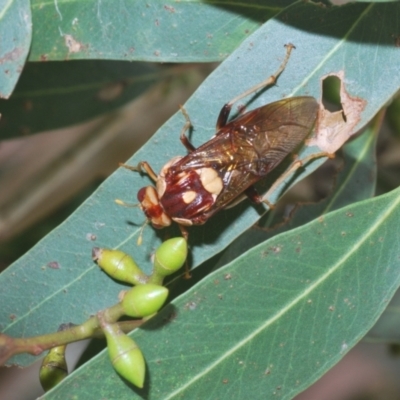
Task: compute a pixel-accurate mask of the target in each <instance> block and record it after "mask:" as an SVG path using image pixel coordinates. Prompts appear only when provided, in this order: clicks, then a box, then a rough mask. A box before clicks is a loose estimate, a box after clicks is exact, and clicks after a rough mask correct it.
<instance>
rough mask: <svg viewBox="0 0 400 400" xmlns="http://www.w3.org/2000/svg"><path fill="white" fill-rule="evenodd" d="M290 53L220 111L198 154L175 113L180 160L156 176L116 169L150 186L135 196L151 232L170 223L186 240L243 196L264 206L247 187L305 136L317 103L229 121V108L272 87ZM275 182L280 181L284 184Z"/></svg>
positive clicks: (284, 104) (300, 101) (269, 108)
mask: <svg viewBox="0 0 400 400" xmlns="http://www.w3.org/2000/svg"><path fill="white" fill-rule="evenodd" d="M293 48H294V46H293V45H292V44H288V45H286V49H287V52H286V57H285V59H284V60H283V62H282V64H281V66H280V67H279V69H278V71H277V72H276V73H275V75H272V76H270V77H269V78H268V79H266V80H265V81H263V82H261V83H260V84H258V85H256V86H254V87H252V88H251V89H249V90H247V91H246V92H245V93H242V94H241V95H239V96H237V97H235V98H234V99H233V100H231V101H230V102H229V103H227V104H225V105H224V106H223V107H222V109H221V111H220V114H219V117H218V120H217V126H216V134H215V136H213V137H212V138H211V139H210V140H209V141H208V142H206V143H204V144H203V145H201V146H200V147H198V148H195V147H194V146H193V145H192V143H191V142H190V141H189V139H188V137H187V136H186V132H187V131H188V130H189V129H190V127H191V126H192V124H191V122H190V119H189V116H188V114H187V113H186V111H185V109H184V108H183V107H181V111H182V113H183V115H184V117H185V119H186V123H185V125H184V127H183V129H182V131H181V134H180V140H181V142H182V144H183V145H184V146H185V147H186V149H187V151H188V154H187V155H186V156H177V157H174V158H172V159H171V160H170V161H168V162H167V163H166V164H165V165H164V167H163V168H162V169H161V172H160V174H159V175H157V174H156V173H155V172H154V171H153V169H152V168H151V167H150V165H149V164H148V163H147V162H145V161H142V162H140V163H139V165H138V166H136V167H131V166H128V165H124V164H122V166H124V167H126V168H129V169H131V170H134V171H139V172H145V173H147V174H148V175H149V176H150V177H151V178H152V179H153V180H154V181H155V183H156V186H155V187H154V186H146V187H144V188H142V189H140V190H139V192H138V195H137V197H138V200H139V202H140V204H139V206H140V208H141V209H142V210H143V212H144V214H145V215H146V217H147V221H148V222H151V224H152V225H153V226H154V227H155V228H164V227H166V226H169V225H171V223H172V222H173V221H174V222H176V223H177V224H178V225H179V227H180V229H181V232H182V235H183V236H184V237H185V238H186V239H187V237H188V233H187V230H186V227H187V226H191V225H201V224H204V223H205V222H206V221H207V220H208V219H209V218H210V217H211V216H213V215H214V214H215V213H217V212H218V211H219V210H221V209H223V208H226V207H230V206H232V205H234V204H236V203H238V202H239V201H241V200H242V198H243V197H244V196H247V197H249V198H250V199H251V200H252V201H253V202H255V203H261V202H263V201H264V202H266V203H267V204H269V203H268V201H267V200H263V199H262V197H261V196H260V195H259V194H258V193H257V191H256V189H255V188H254V186H253V185H254V184H255V183H256V182H257V181H259V180H260V179H262V178H263V177H265V176H266V175H267V174H268V173H269V172H270V171H272V170H273V169H274V168H275V167H276V166H277V165H278V164H279V163H280V162H281V161H282V160H283V159H284V158H285V157H286V156H287V155H288V154H290V153H292V152H293V151H294V150H295V149H296V148H297V147H298V146H299V145H300V144H301V143H302V142H304V140H305V139H306V138H307V136H309V135H310V133H311V131H312V129H313V127H314V125H315V122H316V119H317V115H318V108H319V106H318V103H317V100H316V99H315V98H313V97H309V96H301V97H292V98H286V99H283V100H279V101H276V102H274V103H270V104H267V105H264V106H262V107H259V108H256V109H254V110H251V111H249V112H246V113H244V114H242V115H239V116H238V117H237V118H235V119H233V120H232V121H229V122H228V119H229V114H230V111H231V108H232V106H233V104H234V103H236V102H237V101H238V100H240V99H242V98H243V97H246V96H248V95H250V94H252V93H254V92H255V91H257V90H258V89H261V88H264V87H266V86H269V85H272V84H274V83H275V81H276V79H277V77H278V76H279V75H280V74H281V72H282V71H283V70H284V69H285V67H286V64H287V62H288V60H289V57H290V53H291V51H292V49H293ZM324 155H328V154H326V153H318V154H316V155H313V156H311V157H309V158H308V159H307V160H309V159H311V158H316V157H321V156H324ZM304 162H305V160H302V161H297V162H296V163H297V164H294V166H295V167H297V168H298V167H300V166H301V165H303V164H304ZM291 171H292V172H293V168H292V169H291ZM281 178H282V179H280V180H281V181H282V180H283V179H284V178H283V177H281ZM119 203H122V202H121V201H119ZM269 205H270V204H269Z"/></svg>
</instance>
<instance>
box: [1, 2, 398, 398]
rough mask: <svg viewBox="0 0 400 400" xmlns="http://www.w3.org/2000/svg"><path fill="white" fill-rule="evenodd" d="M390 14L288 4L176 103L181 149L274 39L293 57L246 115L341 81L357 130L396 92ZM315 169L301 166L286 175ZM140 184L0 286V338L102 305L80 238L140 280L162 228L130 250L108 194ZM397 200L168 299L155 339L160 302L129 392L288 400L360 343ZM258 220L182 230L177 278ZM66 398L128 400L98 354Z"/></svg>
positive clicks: (29, 258)
mask: <svg viewBox="0 0 400 400" xmlns="http://www.w3.org/2000/svg"><path fill="white" fill-rule="evenodd" d="M399 7H400V6H399V4H397V3H391V4H382V5H364V4H351V5H348V6H346V7H340V8H324V7H322V6H320V5H318V4H313V3H303V2H301V3H298V4H295V5H294V6H292V7H290V8H289V9H287V10H285V11H284V12H283V13H281V14H279V16H278V17H277V18H276V19H274V20H270V21H268V22H267V23H266V24H265V25H264V26H263V27H262V28H261V29H259V30H258V31H256V32H255V33H254V34H253V35H252V36H251V37H249V38H248V40H246V41H244V43H243V44H242V46H241V47H240V48H239V49H238V50H236V51H235V52H234V53H232V55H231V56H230V57H229V58H227V60H226V61H225V62H224V63H222V64H221V66H220V67H219V68H218V69H217V70H216V71H215V72H214V73H213V74H212V75H211V76H210V77H209V78H208V79H207V80H206V81H205V83H204V84H203V85H202V86H201V87H200V88H199V89H198V91H197V92H196V93H195V94H194V95H193V97H192V98H191V99H190V101H188V103H187V104H186V105H185V107H186V109H187V111H188V112H189V114H190V116H191V119H192V122H193V124H194V126H195V131H194V132H193V135H192V138H191V139H192V141H193V143H194V144H195V145H196V146H197V145H198V144H200V143H203V142H204V141H206V140H208V139H209V138H210V137H211V136H212V135H213V133H214V129H215V128H214V125H215V121H216V119H217V115H218V113H219V110H220V108H221V106H222V105H223V104H224V103H225V102H226V101H228V100H229V99H231V98H233V97H234V96H236V95H238V94H239V93H241V92H243V91H244V90H246V89H248V88H249V87H251V86H252V85H254V84H256V83H258V82H260V81H262V80H263V79H265V77H267V76H268V75H269V74H271V73H274V71H275V70H276V68H277V67H278V65H279V64H280V61H281V60H282V58H283V56H284V48H283V45H284V44H286V43H288V42H292V43H294V44H295V45H296V46H297V48H296V50H295V51H294V52H293V56H292V57H291V59H290V62H289V64H288V67H287V69H286V70H285V71H284V72H283V74H282V75H281V76H280V78H279V80H278V85H277V86H275V87H273V88H271V89H270V90H267V91H264V92H262V93H261V94H260V95H258V96H256V99H253V100H254V101H252V102H251V104H247V105H248V106H249V108H254V107H257V106H260V105H262V104H265V103H268V102H271V101H273V100H277V99H279V98H281V97H284V96H291V95H301V94H310V95H314V96H316V97H319V90H320V84H321V79H322V78H323V77H324V76H325V75H327V74H329V73H335V72H339V71H344V73H345V76H344V82H345V85H346V89H347V91H348V92H349V93H350V95H351V96H354V97H359V98H361V99H364V100H366V101H367V104H366V108H365V109H364V111H363V112H362V114H361V115H360V116H359V117H360V121H359V123H358V125H357V127H356V129H360V128H362V127H363V126H364V125H365V124H366V123H368V122H369V121H370V120H371V119H372V117H373V116H374V115H375V114H376V113H377V112H378V111H379V109H380V108H381V107H383V106H384V105H385V104H386V103H387V102H388V100H389V99H390V98H391V97H392V96H393V95H394V93H396V91H397V90H398V89H399V87H400V75H399V74H398V65H399V64H400V52H399V51H398V48H396V47H395V45H394V43H393V38H392V34H393V32H396V30H397V23H398V21H397V17H396V16H397V15H398V13H399ZM377 15H379V18H377ZM376 32H379V35H377V33H376ZM183 122H184V118H183V117H182V115H181V114H177V115H175V116H174V117H173V118H171V119H170V120H169V121H168V122H167V123H166V124H165V125H164V126H163V127H162V128H161V129H160V130H159V131H158V132H157V134H156V135H155V136H154V137H153V138H152V140H151V141H150V142H149V143H148V144H147V145H146V146H144V147H143V148H142V149H141V150H140V151H139V152H138V153H137V154H136V155H135V156H134V157H133V158H132V160H130V163H131V164H132V165H135V164H136V163H137V162H138V161H140V160H148V161H149V162H150V163H151V165H152V166H153V167H154V169H155V170H157V171H158V170H159V169H160V168H161V166H162V165H163V164H164V163H165V162H166V161H167V160H169V159H170V158H171V157H173V156H176V155H178V154H183V153H184V151H183V149H182V146H181V144H180V143H179V140H178V136H179V132H180V130H181V127H182V125H183ZM300 156H301V155H300ZM316 165H318V162H315V163H312V165H307V166H306V168H305V170H304V171H302V173H301V174H300V175H299V177H298V178H299V179H300V178H301V177H302V176H304V175H305V174H307V173H309V172H310V171H311V170H313V169H314V168H315V167H316ZM148 183H149V180H148V178H146V177H139V176H138V174H133V173H131V172H129V171H126V170H121V171H118V172H117V173H116V174H114V175H113V176H112V177H111V178H110V179H109V180H107V182H105V183H104V184H103V185H102V186H101V187H100V188H99V190H98V191H97V192H96V193H95V194H94V195H93V196H92V197H91V198H90V199H88V201H87V202H86V203H85V204H83V205H82V206H81V207H80V208H79V209H78V210H77V212H76V213H74V214H73V215H72V216H71V217H70V218H69V219H68V220H67V221H66V222H65V223H64V224H62V225H61V226H60V227H59V228H58V229H56V230H55V231H54V232H53V233H52V234H51V235H49V236H47V237H46V238H45V239H44V240H42V241H41V242H40V243H39V244H38V245H37V246H36V247H35V248H34V249H32V250H31V251H30V252H29V253H27V254H26V255H25V256H24V257H22V258H21V259H20V260H19V261H18V262H17V263H15V264H14V266H13V267H11V268H9V269H8V270H7V271H5V273H3V274H2V275H1V277H0V285H1V289H2V290H1V291H0V303H1V304H2V307H1V308H0V324H1V329H2V331H3V332H4V333H6V334H9V335H13V336H31V335H37V334H42V333H45V332H50V331H55V330H56V328H57V327H58V325H59V324H60V323H61V322H67V321H68V322H69V321H71V322H75V323H80V322H82V321H83V320H85V319H86V318H88V316H89V315H91V314H94V313H95V312H96V311H98V310H99V309H101V308H105V307H107V306H109V305H111V304H113V303H115V301H116V297H117V293H118V292H119V290H120V289H121V288H122V287H123V286H121V285H118V284H117V283H115V282H113V281H111V280H110V279H109V278H107V277H106V276H105V275H104V274H103V273H102V272H101V271H99V270H98V268H97V267H96V266H95V265H94V264H93V263H92V262H91V260H90V253H91V247H92V246H93V244H94V243H92V242H90V241H88V240H87V238H88V237H93V236H92V235H88V234H91V233H94V236H95V237H96V238H97V239H96V243H95V245H96V246H99V247H103V246H104V247H114V248H121V249H123V250H124V251H126V252H127V253H129V254H132V255H133V256H134V258H135V259H136V261H137V262H138V264H139V265H140V266H141V267H142V268H143V269H145V270H147V271H148V270H149V269H150V263H149V261H148V259H149V256H150V254H151V252H152V251H154V249H155V248H156V247H157V246H158V243H159V242H160V241H161V240H162V238H164V234H165V235H169V236H172V235H173V230H168V231H164V232H163V231H160V232H157V234H156V233H155V232H154V230H152V229H147V230H146V231H145V236H144V244H143V246H142V247H141V248H138V247H137V246H136V244H135V242H136V238H137V236H138V232H139V227H136V226H134V224H135V223H137V224H140V223H141V222H142V221H143V220H144V216H143V215H142V214H141V213H140V210H136V211H132V210H131V209H124V208H121V207H118V206H117V205H115V204H114V199H115V198H116V197H118V198H121V199H124V200H127V201H129V200H130V199H132V198H134V196H135V195H136V193H137V190H138V189H139V188H140V187H141V186H144V185H147V184H148ZM269 183H271V182H270V181H269ZM398 199H400V197H399V194H398V193H397V192H393V193H391V194H389V195H387V196H384V197H382V198H377V199H373V200H369V201H368V202H363V203H359V204H356V205H351V206H349V207H348V208H347V210H339V211H336V212H335V213H334V214H332V215H331V214H328V215H327V216H326V217H325V221H324V220H322V221H316V222H313V223H311V224H309V225H306V226H304V227H302V228H299V229H298V230H296V231H292V232H288V233H286V234H284V235H281V236H277V237H275V238H273V239H272V240H271V241H270V242H268V243H265V244H261V245H260V247H257V248H255V249H254V250H252V251H251V253H248V254H247V255H246V256H244V257H241V258H239V259H237V260H236V261H235V262H234V263H232V264H231V265H230V266H229V267H226V269H224V270H223V271H221V272H217V273H216V274H214V275H212V276H211V277H210V278H208V279H207V280H206V281H204V283H201V284H200V285H199V286H197V287H196V288H194V289H192V290H191V291H190V292H189V293H187V294H185V295H184V296H183V297H182V298H180V299H179V300H177V301H176V303H175V306H176V307H178V309H179V310H180V312H179V313H178V315H177V319H176V320H172V321H171V322H170V323H169V324H167V325H166V326H165V325H163V329H161V327H160V326H158V325H157V324H158V323H159V322H157V321H160V320H161V319H162V318H163V317H167V316H173V308H172V306H171V307H167V308H166V309H165V311H164V312H163V313H162V314H161V315H160V319H157V320H155V321H153V322H152V323H151V324H149V325H148V326H147V328H148V329H146V330H140V331H137V332H135V333H134V336H135V339H136V340H137V342H138V344H139V346H140V347H141V349H142V350H143V353H144V355H145V358H146V361H147V364H148V366H149V371H148V372H149V373H148V378H147V380H146V385H147V387H146V389H145V390H147V391H148V392H151V397H152V398H157V397H158V398H163V399H165V398H168V396H169V397H170V398H172V397H173V393H177V394H183V397H186V398H196V397H198V398H204V397H206V398H207V397H209V396H207V395H205V393H207V394H208V395H209V394H210V393H212V394H213V397H222V396H226V393H227V391H228V394H229V396H230V397H232V398H235V396H236V398H243V397H244V395H245V396H250V395H249V394H248V393H252V394H253V393H256V394H257V395H258V396H259V398H265V393H266V390H267V389H268V390H269V392H268V393H273V392H272V388H273V390H274V391H276V390H277V391H279V394H280V395H281V397H282V398H291V397H292V396H293V395H294V394H295V393H297V392H298V391H300V390H302V389H303V388H305V387H306V386H307V385H309V384H310V383H311V382H312V381H314V380H315V379H317V378H318V377H319V376H320V375H321V374H322V373H323V372H324V371H326V369H327V368H329V367H330V366H331V365H333V363H335V362H336V361H338V360H339V359H340V357H342V356H343V355H344V354H345V353H346V351H347V350H348V349H349V348H350V347H351V346H352V345H354V344H355V343H356V342H357V340H359V339H360V338H361V337H362V336H363V335H364V334H365V332H366V330H367V329H368V328H369V327H370V326H371V325H372V324H373V322H374V321H375V320H376V319H377V318H378V316H379V314H380V313H381V312H382V310H383V308H384V306H385V305H386V304H387V302H388V300H389V299H390V296H391V295H392V294H393V292H394V291H395V290H396V288H397V286H398V279H399V278H398V273H397V272H398V271H397V269H398V268H397V264H398V263H397V259H398V256H399V255H398V240H397V236H396V232H397V228H398V221H399V215H398V212H399V210H398V202H399V201H400V200H398ZM262 213H263V210H262V209H260V208H253V207H252V206H251V205H249V203H248V202H243V203H242V204H240V205H239V206H238V207H234V208H232V209H230V210H227V211H222V212H221V213H220V214H219V215H217V216H215V217H214V218H213V219H211V220H210V221H208V222H207V224H205V225H204V226H202V227H197V228H193V229H192V230H191V231H190V238H189V241H190V245H191V253H192V265H193V267H197V266H199V265H200V264H201V263H202V262H204V261H205V260H207V259H209V258H210V257H212V256H213V255H215V254H217V253H219V252H220V251H221V250H223V249H224V248H226V246H227V245H228V244H229V243H231V242H232V241H233V240H234V239H235V238H236V237H237V236H239V235H240V234H241V233H242V232H243V231H245V230H246V229H247V228H248V227H250V226H251V225H253V224H254V223H255V222H256V220H257V219H258V218H259V217H260V214H262ZM171 232H172V233H171ZM175 232H176V231H175ZM261 249H263V250H262V251H264V253H262V251H261V252H260V250H261ZM265 251H266V252H267V253H268V254H266V253H265ZM263 257H264V258H263ZM50 262H57V263H58V265H59V266H60V268H59V269H53V268H50V266H51V265H54V264H49V263H50ZM266 262H268V263H267V264H265V263H266ZM281 263H282V264H281ZM265 265H267V268H265ZM278 265H280V267H278ZM227 271H230V272H231V277H232V279H230V280H225V279H224V278H226V279H227V278H228V277H229V275H227V276H224V275H223V274H224V273H227ZM232 273H234V275H232ZM332 288H333V289H332ZM332 290H333V291H332ZM200 293H201V294H200ZM219 294H221V295H222V298H219V296H218V295H219ZM308 300H311V303H308ZM185 305H186V307H185ZM163 323H164V324H165V319H164V320H163ZM150 328H151V329H150ZM156 328H159V329H156ZM328 328H329V330H327V329H328ZM271 346H272V347H271ZM178 347H179V348H178ZM250 355H251V356H250ZM272 355H273V356H274V357H273V359H272V358H271V357H272ZM32 359H33V358H32V357H31V356H27V355H21V356H18V357H15V358H14V359H13V360H11V361H13V362H18V363H21V364H22V365H26V364H28V363H29V362H31V361H32ZM300 361H301V362H300ZM242 362H243V363H242ZM271 364H272V365H271ZM268 372H270V373H268ZM99 382H101V383H102V385H99ZM74 385H75V386H74ZM229 385H231V386H229ZM239 385H241V387H240V389H239V388H238V386H239ZM67 387H68V389H69V390H70V392H69V393H70V394H68V396H72V393H76V392H75V389H74V387H75V388H77V387H79V389H80V393H83V395H82V397H83V396H84V395H85V394H86V395H87V394H88V393H89V392H90V396H93V397H94V398H99V397H106V395H108V397H115V393H116V391H117V390H118V391H119V394H121V395H118V396H117V397H118V398H121V399H122V398H132V396H133V392H132V391H131V388H129V387H127V386H125V384H123V383H121V380H120V378H119V377H118V376H117V375H115V374H113V372H112V369H111V366H110V365H109V364H108V363H107V362H106V360H105V358H104V357H103V356H102V355H101V356H100V357H98V358H96V359H94V360H93V361H92V362H90V363H89V364H87V365H86V366H84V367H83V368H81V369H80V370H78V371H77V373H75V374H73V375H71V376H70V377H69V378H67V380H66V381H65V383H63V384H61V385H60V386H59V388H57V389H56V390H55V391H54V392H53V394H56V393H57V394H58V393H61V391H63V390H64V388H67ZM265 388H267V389H265ZM100 391H101V396H99V395H98V393H99V392H100ZM111 391H113V395H112V396H110V393H111ZM220 391H221V392H220ZM106 393H107V394H106ZM165 393H167V395H165ZM193 393H198V394H199V396H195V395H193ZM53 394H52V393H49V394H48V395H47V396H52V395H53ZM214 394H215V396H214ZM68 396H67V395H66V397H68ZM144 396H146V397H149V395H147V393H144ZM260 396H262V397H260ZM86 397H87V396H86ZM48 398H51V397H48ZM251 398H257V397H256V396H253V395H252V396H251Z"/></svg>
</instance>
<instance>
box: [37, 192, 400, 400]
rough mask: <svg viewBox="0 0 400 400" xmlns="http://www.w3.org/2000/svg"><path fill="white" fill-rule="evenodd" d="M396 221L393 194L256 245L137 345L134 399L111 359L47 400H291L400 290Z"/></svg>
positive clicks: (95, 363)
mask: <svg viewBox="0 0 400 400" xmlns="http://www.w3.org/2000/svg"><path fill="white" fill-rule="evenodd" d="M399 219H400V190H399V189H397V190H395V191H393V192H391V193H389V194H387V195H384V196H381V197H378V198H374V199H370V200H367V201H363V202H360V203H358V204H357V205H351V206H349V207H346V208H344V209H340V210H338V211H335V212H333V213H330V214H328V215H326V216H325V217H324V218H322V219H320V220H316V221H314V222H311V223H310V224H307V225H305V226H303V227H301V228H297V229H295V230H292V231H291V232H287V233H284V234H282V235H278V236H276V237H274V238H272V239H271V240H269V241H267V242H265V243H262V244H260V245H259V246H257V247H255V248H253V249H252V250H250V251H249V252H247V253H245V254H243V256H241V257H239V258H237V259H236V260H235V261H234V262H232V263H231V264H229V265H227V266H226V267H224V268H222V269H220V270H218V271H216V272H215V273H213V274H211V275H209V276H208V277H207V278H206V279H204V280H203V281H202V282H200V283H199V284H198V285H196V286H195V287H193V288H192V289H191V290H189V291H188V292H187V293H185V294H184V295H183V296H181V297H180V298H178V299H177V300H175V301H173V303H172V305H170V306H169V307H166V308H165V309H164V311H163V312H161V314H160V315H158V316H157V317H156V318H154V319H153V320H151V321H149V323H148V324H146V325H145V326H143V329H139V330H136V331H135V332H134V333H133V334H132V336H133V337H134V338H135V341H136V342H137V343H138V345H139V346H140V348H141V349H142V351H143V353H144V355H145V358H146V361H147V366H148V378H147V381H146V383H145V389H144V390H143V391H136V393H137V396H134V393H133V391H132V389H131V387H129V386H127V385H123V384H120V385H117V382H118V380H119V378H118V377H117V375H116V373H115V372H114V373H113V372H112V370H111V367H110V366H109V365H108V364H107V354H105V353H104V352H103V353H101V354H100V355H99V356H97V357H96V358H95V359H93V360H92V361H91V362H89V363H88V365H87V366H86V368H82V369H80V370H78V371H77V372H75V373H74V374H73V375H72V376H70V377H69V378H67V379H66V380H65V381H64V383H63V384H62V385H60V386H59V387H57V388H56V389H55V390H54V391H53V392H52V393H49V394H48V395H46V396H45V397H44V398H46V399H56V398H72V397H73V396H78V398H79V396H83V393H85V390H87V388H90V396H91V397H92V398H111V397H118V399H132V398H142V397H147V398H151V399H164V400H166V399H177V398H187V399H200V398H209V397H212V398H224V397H226V395H227V393H229V396H230V397H231V398H235V399H242V398H243V397H245V396H249V395H251V398H252V399H265V398H272V397H273V396H274V395H277V394H278V393H279V397H280V398H282V399H292V398H293V397H294V395H296V394H297V393H299V392H300V391H302V390H303V389H305V388H306V387H307V386H309V385H310V384H311V383H313V382H314V381H315V380H316V379H318V378H319V377H320V376H321V375H322V374H323V373H324V372H326V371H327V370H328V369H329V368H330V367H332V366H333V365H334V364H335V363H336V362H337V361H339V360H340V359H341V358H342V357H343V356H344V354H346V353H347V352H348V350H349V349H350V348H351V347H352V346H353V345H354V344H356V343H357V342H358V341H359V340H360V339H361V338H362V337H363V335H364V334H365V333H366V332H367V331H368V329H369V328H370V327H371V326H372V325H373V324H374V322H375V321H376V319H377V318H378V317H379V315H380V313H381V312H382V311H383V310H384V308H385V307H386V306H387V303H388V301H389V300H390V298H391V296H392V295H393V293H394V292H395V290H396V289H397V288H398V286H399V285H400V275H399V273H398V264H399V262H398V259H399V256H400V246H399V241H398V238H397V234H396V233H397V232H398V221H399ZM172 314H173V315H174V317H173V318H172V319H171V315H172ZM182 335H185V337H186V340H182ZM99 381H101V382H102V385H98V384H96V382H99ZM210 394H212V395H210Z"/></svg>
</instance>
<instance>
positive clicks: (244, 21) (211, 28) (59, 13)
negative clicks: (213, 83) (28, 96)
mask: <svg viewBox="0 0 400 400" xmlns="http://www.w3.org/2000/svg"><path fill="white" fill-rule="evenodd" d="M292 2H293V0H285V1H269V2H268V3H266V2H265V1H262V0H251V1H247V2H242V1H237V0H235V1H220V2H218V3H217V4H215V3H214V2H204V1H199V0H194V1H190V2H180V1H178V2H173V3H172V4H168V3H164V2H160V1H158V0H149V1H146V2H144V1H134V0H129V1H121V0H114V1H111V2H110V1H105V2H100V3H99V2H98V1H94V0H89V1H84V2H83V1H78V2H57V1H56V2H54V3H43V2H42V1H40V0H35V1H33V2H32V14H33V25H34V32H33V39H32V49H31V53H30V60H31V61H43V60H67V59H69V60H70V59H87V58H101V59H113V60H137V61H144V60H145V61H154V62H199V61H201V62H204V61H208V62H210V61H219V60H222V59H224V58H225V57H226V56H228V55H229V54H230V53H231V52H232V51H233V50H234V49H235V48H236V47H237V46H238V45H239V44H240V42H242V41H243V39H245V38H246V37H248V36H249V34H251V33H252V32H254V31H255V30H256V29H257V28H258V27H259V26H260V24H261V23H263V22H264V21H267V20H268V19H269V18H271V17H273V16H274V15H275V14H277V13H278V12H279V11H280V10H282V9H283V8H284V7H285V6H286V5H288V4H290V3H292Z"/></svg>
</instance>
